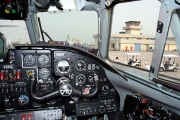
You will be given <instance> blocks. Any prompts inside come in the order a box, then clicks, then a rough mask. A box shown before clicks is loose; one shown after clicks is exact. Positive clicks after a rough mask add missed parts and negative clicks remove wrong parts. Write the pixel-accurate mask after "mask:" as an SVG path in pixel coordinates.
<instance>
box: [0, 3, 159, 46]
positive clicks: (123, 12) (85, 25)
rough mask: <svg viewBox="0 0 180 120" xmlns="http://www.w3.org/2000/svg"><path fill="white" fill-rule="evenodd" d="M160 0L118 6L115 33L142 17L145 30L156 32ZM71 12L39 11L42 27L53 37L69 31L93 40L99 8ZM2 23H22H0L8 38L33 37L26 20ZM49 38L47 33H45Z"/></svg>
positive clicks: (72, 36) (60, 37)
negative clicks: (27, 27)
mask: <svg viewBox="0 0 180 120" xmlns="http://www.w3.org/2000/svg"><path fill="white" fill-rule="evenodd" d="M159 9H160V2H159V1H158V0H143V1H136V2H132V3H123V4H118V5H116V6H115V10H114V14H113V24H112V30H111V31H112V33H119V32H121V31H123V27H124V26H125V22H127V21H134V20H136V21H141V24H140V25H141V26H143V29H142V31H141V32H142V33H143V34H146V35H155V33H156V26H157V20H158V16H159ZM75 13H76V12H68V13H57V14H58V17H57V14H49V13H43V14H39V15H38V16H40V18H41V24H42V28H43V30H44V31H45V32H47V33H48V34H49V35H50V36H51V38H52V39H54V40H57V41H64V40H66V39H67V36H68V35H69V38H70V39H80V40H83V42H86V43H93V42H94V39H93V35H94V34H97V33H98V28H97V26H98V24H97V23H98V21H97V20H98V19H97V14H96V13H95V12H88V13H87V12H78V13H76V15H75ZM0 25H18V26H19V27H6V28H5V27H0V32H2V33H3V34H4V35H5V37H6V38H7V41H8V42H12V41H26V42H28V41H29V37H28V33H27V29H26V25H25V22H24V21H10V20H8V21H7V20H6V21H5V20H3V21H2V20H1V21H0ZM45 39H46V40H47V37H45Z"/></svg>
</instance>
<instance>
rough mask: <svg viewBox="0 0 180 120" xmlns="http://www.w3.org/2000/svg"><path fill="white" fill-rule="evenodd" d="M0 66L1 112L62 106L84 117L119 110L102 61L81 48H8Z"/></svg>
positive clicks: (114, 91)
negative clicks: (5, 58) (6, 57)
mask: <svg viewBox="0 0 180 120" xmlns="http://www.w3.org/2000/svg"><path fill="white" fill-rule="evenodd" d="M99 61H100V62H99ZM101 62H102V63H103V64H99V63H101ZM1 66H2V67H0V92H1V94H0V101H1V102H0V106H2V107H1V109H0V114H1V113H2V114H4V113H7V112H12V113H13V112H15V111H27V110H29V109H31V110H32V109H36V110H37V108H38V109H46V108H48V107H54V108H56V107H58V108H59V107H62V108H64V110H63V111H65V113H66V115H67V116H70V115H76V116H79V117H83V116H92V115H99V114H104V113H113V112H117V111H118V110H119V106H120V97H119V94H118V93H117V91H116V89H115V88H114V87H113V85H112V84H111V83H110V81H109V80H108V78H107V76H106V74H105V71H104V69H103V67H102V66H106V65H105V63H104V62H103V61H101V60H100V59H98V58H97V57H95V56H93V55H91V54H88V53H86V52H84V51H81V50H78V49H75V48H68V49H67V48H61V49H59V48H56V47H52V48H49V47H47V46H42V47H36V48H34V47H27V48H26V47H20V48H16V49H10V50H9V51H8V59H7V60H6V61H5V62H4V63H2V64H1ZM107 66H108V65H107ZM112 70H113V68H112Z"/></svg>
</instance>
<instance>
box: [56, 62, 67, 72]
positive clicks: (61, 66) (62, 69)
mask: <svg viewBox="0 0 180 120" xmlns="http://www.w3.org/2000/svg"><path fill="white" fill-rule="evenodd" d="M57 70H58V71H59V72H60V73H67V72H68V71H69V70H70V64H69V62H68V61H66V60H61V61H59V62H58V64H57Z"/></svg>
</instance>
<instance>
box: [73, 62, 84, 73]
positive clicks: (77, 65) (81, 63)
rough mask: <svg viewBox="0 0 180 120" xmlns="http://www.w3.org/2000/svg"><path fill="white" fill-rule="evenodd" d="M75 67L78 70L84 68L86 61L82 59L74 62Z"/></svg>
mask: <svg viewBox="0 0 180 120" xmlns="http://www.w3.org/2000/svg"><path fill="white" fill-rule="evenodd" d="M75 68H76V70H78V71H83V70H86V63H85V62H84V61H83V60H78V61H77V62H76V64H75Z"/></svg>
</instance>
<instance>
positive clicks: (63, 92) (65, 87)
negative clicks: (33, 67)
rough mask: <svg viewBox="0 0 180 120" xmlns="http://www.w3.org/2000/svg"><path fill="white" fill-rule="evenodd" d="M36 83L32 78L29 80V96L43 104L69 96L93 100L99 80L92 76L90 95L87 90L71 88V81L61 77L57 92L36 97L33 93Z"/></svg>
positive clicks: (97, 89) (97, 90)
mask: <svg viewBox="0 0 180 120" xmlns="http://www.w3.org/2000/svg"><path fill="white" fill-rule="evenodd" d="M36 81H37V80H36V79H35V78H34V77H32V78H30V96H31V98H32V99H33V100H34V101H36V102H45V101H49V100H52V99H54V98H57V97H64V96H71V95H74V96H79V97H83V98H93V97H95V96H96V95H97V93H98V92H99V78H98V76H97V75H96V74H94V83H95V89H94V91H93V92H92V93H91V92H90V90H89V89H88V88H86V89H82V90H78V89H75V88H73V87H72V85H71V81H70V80H69V79H68V78H67V77H61V78H60V79H58V81H57V83H58V84H57V87H58V90H55V91H53V92H51V93H48V94H46V95H44V96H36V94H35V93H34V90H35V86H36V85H35V84H36Z"/></svg>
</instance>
